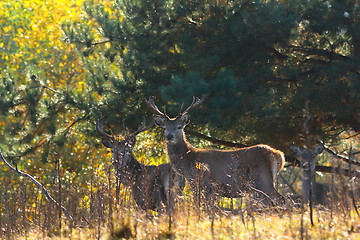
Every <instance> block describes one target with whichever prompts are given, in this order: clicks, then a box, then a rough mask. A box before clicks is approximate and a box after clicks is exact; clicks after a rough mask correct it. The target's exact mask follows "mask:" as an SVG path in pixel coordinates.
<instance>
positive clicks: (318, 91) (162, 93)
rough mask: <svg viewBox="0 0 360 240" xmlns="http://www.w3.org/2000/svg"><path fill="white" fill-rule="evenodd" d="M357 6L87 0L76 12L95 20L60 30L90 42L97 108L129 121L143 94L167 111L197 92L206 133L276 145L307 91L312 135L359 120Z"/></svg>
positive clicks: (85, 47) (355, 125)
mask: <svg viewBox="0 0 360 240" xmlns="http://www.w3.org/2000/svg"><path fill="white" fill-rule="evenodd" d="M150 9H151V10H150ZM358 9H359V6H358V4H357V3H356V2H355V1H345V2H339V1H332V0H330V1H319V2H316V1H307V2H303V1H292V2H290V3H288V2H280V1H260V0H259V1H252V2H249V1H226V2H223V1H212V0H208V1H176V2H174V1H168V0H162V1H120V0H118V1H114V2H113V3H112V4H107V5H104V4H102V3H101V2H98V1H88V2H86V3H85V11H86V13H87V14H88V19H87V20H86V21H91V22H93V24H94V25H95V26H96V27H95V26H94V27H93V28H89V26H87V25H84V24H83V23H73V24H70V23H69V24H67V25H64V30H65V33H66V34H67V36H68V39H69V40H70V41H71V42H73V43H75V44H76V46H77V47H78V49H80V50H81V51H82V52H87V53H91V54H90V55H88V54H87V55H84V57H85V59H87V60H86V61H88V64H87V68H88V70H89V71H90V72H91V76H90V77H89V79H88V84H89V86H90V87H91V88H92V90H93V91H96V92H98V93H99V94H100V95H102V96H103V99H102V101H103V102H104V104H105V105H106V107H105V108H102V107H100V109H99V114H100V115H104V116H107V117H109V118H113V117H114V114H115V115H116V116H115V119H116V118H120V119H121V121H122V122H123V124H125V125H126V126H130V128H134V127H135V126H134V124H132V123H133V122H134V121H133V120H134V119H139V118H140V117H141V115H144V112H145V111H146V109H145V106H144V104H143V99H144V98H147V97H149V96H152V95H155V96H157V97H158V103H159V106H165V105H166V106H168V108H167V111H168V113H169V114H170V115H176V114H177V113H178V111H179V109H180V106H181V105H182V104H188V103H189V102H190V100H191V98H192V96H193V95H197V96H200V95H204V96H206V98H207V100H206V101H205V102H204V103H203V105H202V108H201V109H197V110H196V111H194V112H193V113H192V119H193V120H194V122H196V123H197V124H198V125H205V124H207V126H208V127H209V129H210V132H212V133H213V135H215V136H218V137H221V136H223V135H224V134H225V133H226V134H227V135H231V136H237V135H238V134H246V136H248V137H251V138H252V139H253V143H255V142H266V143H268V144H275V145H276V146H279V147H282V148H285V147H286V146H287V145H288V143H290V142H294V141H295V142H299V141H302V140H301V137H300V135H301V133H302V131H303V129H302V125H303V121H304V118H303V109H304V106H305V102H307V101H309V111H310V115H311V116H312V118H311V122H310V128H311V133H312V135H313V137H314V139H322V140H324V141H328V142H329V141H331V139H334V137H335V138H336V137H337V136H338V134H340V133H341V132H342V131H344V130H347V129H352V130H355V131H358V130H359V104H356V103H357V102H359V100H360V99H359V98H360V94H359V83H358V82H359V81H358V70H359V69H358V66H359V65H358V60H359V58H358V54H357V50H356V41H357V32H359V31H358V30H359V28H358V26H360V25H359V22H360V19H358V18H357V17H356V16H357V14H356V13H357V12H358V11H359V10H358ZM347 14H348V15H347ZM99 49H102V50H101V52H100V51H99ZM93 58H95V59H96V60H95V61H92V60H91V59H93ZM129 120H130V121H129ZM117 121H118V120H111V122H112V123H114V122H117ZM135 122H136V121H135ZM329 129H337V134H335V135H334V134H333V132H332V133H331V134H328V132H329Z"/></svg>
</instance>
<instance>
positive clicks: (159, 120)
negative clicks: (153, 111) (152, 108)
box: [153, 115, 165, 128]
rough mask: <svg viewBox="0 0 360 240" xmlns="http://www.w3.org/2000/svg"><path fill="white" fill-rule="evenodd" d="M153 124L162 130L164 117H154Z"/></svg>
mask: <svg viewBox="0 0 360 240" xmlns="http://www.w3.org/2000/svg"><path fill="white" fill-rule="evenodd" d="M153 119H154V122H155V124H156V125H158V126H159V127H161V128H164V126H165V117H163V116H160V115H154V117H153Z"/></svg>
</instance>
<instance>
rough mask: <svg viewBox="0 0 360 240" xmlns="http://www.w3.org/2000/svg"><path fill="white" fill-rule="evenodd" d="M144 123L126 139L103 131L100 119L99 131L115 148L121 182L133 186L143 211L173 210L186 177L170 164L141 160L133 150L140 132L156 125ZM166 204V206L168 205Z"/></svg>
mask: <svg viewBox="0 0 360 240" xmlns="http://www.w3.org/2000/svg"><path fill="white" fill-rule="evenodd" d="M144 125H145V124H144V122H143V124H142V126H140V127H139V129H138V130H137V131H136V132H135V133H133V134H131V135H129V136H126V137H125V139H124V140H123V141H117V140H115V137H114V136H112V135H109V134H107V133H106V132H105V131H104V130H103V121H102V120H100V121H97V123H96V127H97V130H98V131H99V132H100V133H101V134H102V135H103V140H102V143H103V144H104V146H105V147H107V148H111V150H112V161H113V166H114V168H115V171H116V175H117V177H119V179H120V181H121V183H122V184H123V185H124V186H126V187H130V188H131V190H132V195H133V198H134V200H135V202H136V204H137V205H138V207H140V208H141V209H143V210H147V209H149V210H154V211H158V213H159V214H161V213H162V212H164V210H165V211H166V212H167V213H171V212H172V211H173V208H174V204H175V197H176V195H178V194H181V191H182V190H183V188H184V186H185V179H184V178H183V177H182V176H181V175H178V174H176V173H175V172H174V171H173V170H172V168H171V166H170V164H161V165H159V166H155V165H144V164H141V163H140V162H138V161H137V159H136V158H135V156H134V154H133V152H132V149H133V147H134V145H135V141H136V138H135V137H136V135H137V134H139V133H141V132H143V131H145V130H147V129H149V128H150V127H152V125H153V123H152V124H151V125H150V126H147V127H145V126H144ZM164 207H165V208H164Z"/></svg>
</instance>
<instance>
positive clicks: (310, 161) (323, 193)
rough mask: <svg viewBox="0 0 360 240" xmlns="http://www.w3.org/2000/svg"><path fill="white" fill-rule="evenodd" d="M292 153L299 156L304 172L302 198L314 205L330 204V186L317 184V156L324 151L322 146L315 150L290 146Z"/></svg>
mask: <svg viewBox="0 0 360 240" xmlns="http://www.w3.org/2000/svg"><path fill="white" fill-rule="evenodd" d="M290 148H291V150H292V152H293V153H294V154H295V155H296V156H297V158H298V160H299V161H300V164H301V171H302V177H301V182H302V197H303V199H304V200H305V202H307V201H308V200H310V193H311V201H312V202H314V203H320V204H326V203H327V202H328V198H329V196H328V194H329V192H330V185H329V184H324V183H317V182H316V179H315V174H316V171H315V167H316V163H317V160H316V156H317V155H319V154H321V153H322V151H323V146H322V145H317V146H316V147H315V148H314V149H310V148H307V147H304V148H300V147H298V146H294V145H291V146H290Z"/></svg>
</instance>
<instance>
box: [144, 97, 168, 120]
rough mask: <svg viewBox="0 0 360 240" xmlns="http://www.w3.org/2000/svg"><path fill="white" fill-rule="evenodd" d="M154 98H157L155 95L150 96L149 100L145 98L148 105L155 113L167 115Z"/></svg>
mask: <svg viewBox="0 0 360 240" xmlns="http://www.w3.org/2000/svg"><path fill="white" fill-rule="evenodd" d="M154 99H155V97H154V96H151V97H150V98H149V100H146V99H145V102H146V104H147V105H148V107H149V108H150V109H151V110H153V111H154V112H155V113H157V114H159V115H160V116H164V117H165V116H166V114H165V113H163V112H161V111H160V110H159V108H158V107H157V106H156V105H155V102H154Z"/></svg>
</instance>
